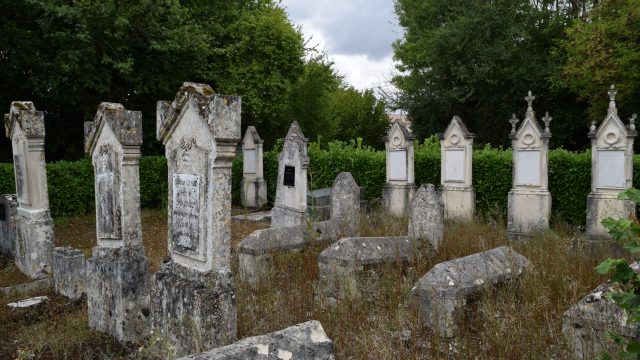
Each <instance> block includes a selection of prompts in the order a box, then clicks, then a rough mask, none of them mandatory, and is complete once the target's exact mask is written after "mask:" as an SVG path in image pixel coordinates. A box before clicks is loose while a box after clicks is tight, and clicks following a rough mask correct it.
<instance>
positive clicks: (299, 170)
mask: <svg viewBox="0 0 640 360" xmlns="http://www.w3.org/2000/svg"><path fill="white" fill-rule="evenodd" d="M308 168H309V157H308V156H307V139H306V138H305V137H304V135H303V134H302V131H301V130H300V126H298V123H297V122H296V121H294V122H293V123H292V124H291V127H290V128H289V132H287V136H285V138H284V145H283V147H282V152H280V155H278V184H277V186H276V200H275V205H274V207H273V209H272V210H271V227H280V226H294V225H302V224H304V223H305V222H306V220H307V169H308Z"/></svg>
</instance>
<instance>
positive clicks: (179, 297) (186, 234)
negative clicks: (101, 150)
mask: <svg viewBox="0 0 640 360" xmlns="http://www.w3.org/2000/svg"><path fill="white" fill-rule="evenodd" d="M240 107H241V100H240V98H239V97H234V96H223V95H218V94H215V93H214V92H213V89H212V88H211V87H210V86H209V85H205V84H195V83H184V84H183V85H182V87H181V88H180V90H179V91H178V93H177V94H176V98H175V100H174V101H173V102H163V101H161V102H158V107H157V137H158V139H159V140H160V141H162V143H163V144H164V146H165V153H166V157H167V165H168V176H169V179H168V180H169V183H168V184H169V196H168V197H169V202H168V210H169V227H168V246H169V257H170V259H169V260H168V261H167V262H165V263H163V264H162V265H161V267H160V270H159V271H158V272H157V273H156V274H155V275H154V276H153V280H152V285H151V286H152V289H151V301H152V322H153V328H154V330H155V331H157V332H158V333H160V334H161V335H163V336H165V337H166V338H168V339H170V340H171V341H172V342H174V344H175V346H176V351H177V354H176V355H178V356H181V355H186V354H191V353H195V352H198V351H203V350H206V349H211V348H214V347H217V346H221V345H225V344H228V343H231V342H233V341H235V338H236V305H235V286H234V282H233V274H232V273H231V269H230V267H231V265H230V257H231V249H230V240H231V166H232V162H233V159H234V157H235V153H236V146H237V143H238V141H239V140H240Z"/></svg>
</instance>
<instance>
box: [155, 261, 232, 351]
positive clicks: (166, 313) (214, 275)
mask: <svg viewBox="0 0 640 360" xmlns="http://www.w3.org/2000/svg"><path fill="white" fill-rule="evenodd" d="M152 284H153V285H152V288H151V294H152V298H153V304H152V311H153V327H154V329H156V331H158V332H159V333H160V334H161V335H162V336H165V337H167V338H168V339H170V340H171V341H172V342H174V343H175V344H176V355H177V356H184V355H188V354H191V353H194V352H198V351H205V350H208V349H212V348H215V347H218V346H221V345H225V344H229V343H231V342H233V341H234V340H235V339H236V317H237V315H236V302H235V286H234V283H233V275H232V274H231V272H229V271H224V272H216V271H213V270H212V271H208V272H200V271H196V270H193V269H189V268H187V267H185V266H182V265H179V264H176V263H175V262H172V261H170V262H168V263H164V264H162V266H161V268H160V270H159V271H158V272H157V273H156V274H155V275H154V276H153V281H152Z"/></svg>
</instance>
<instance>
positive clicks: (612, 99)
mask: <svg viewBox="0 0 640 360" xmlns="http://www.w3.org/2000/svg"><path fill="white" fill-rule="evenodd" d="M607 93H608V94H609V113H610V114H611V113H617V112H618V110H617V109H616V95H618V90H616V87H615V85H611V89H610V90H609V91H608V92H607Z"/></svg>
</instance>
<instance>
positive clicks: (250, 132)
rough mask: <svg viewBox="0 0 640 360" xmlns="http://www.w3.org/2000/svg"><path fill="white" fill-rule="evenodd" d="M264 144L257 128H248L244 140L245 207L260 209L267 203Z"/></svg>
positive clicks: (243, 196)
mask: <svg viewBox="0 0 640 360" xmlns="http://www.w3.org/2000/svg"><path fill="white" fill-rule="evenodd" d="M262 143H263V140H262V139H261V138H260V135H258V132H257V131H256V128H255V127H253V126H249V127H247V131H246V132H245V134H244V138H243V139H242V193H241V194H240V202H241V203H242V206H244V207H250V208H259V207H262V206H263V205H264V204H266V203H267V182H266V181H265V180H264V175H263V171H262Z"/></svg>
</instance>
